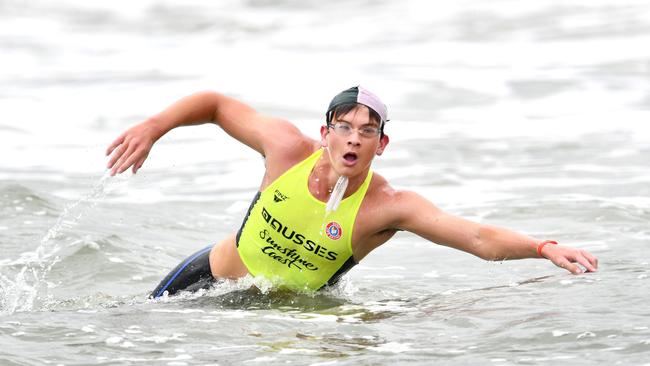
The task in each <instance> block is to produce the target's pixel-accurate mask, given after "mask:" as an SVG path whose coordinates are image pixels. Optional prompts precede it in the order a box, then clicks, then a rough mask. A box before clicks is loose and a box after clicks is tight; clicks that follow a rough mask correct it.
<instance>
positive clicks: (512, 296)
mask: <svg viewBox="0 0 650 366" xmlns="http://www.w3.org/2000/svg"><path fill="white" fill-rule="evenodd" d="M649 24H650V3H649V2H648V1H641V0H636V1H635V0H619V1H615V2H613V1H601V0H595V1H594V0H591V1H587V0H562V1H560V0H550V1H543V2H539V1H538V2H530V1H514V0H500V1H499V0H492V1H477V0H462V1H456V2H428V1H424V0H405V1H399V2H397V1H387V0H383V1H373V2H368V1H331V2H320V1H291V0H285V1H272V0H249V1H231V0H227V1H220V2H212V3H206V2H202V1H183V2H180V1H139V2H135V3H134V2H127V1H113V2H99V1H78V0H67V1H57V2H47V1H38V0H25V1H15V0H14V1H11V0H0V66H2V67H0V365H3V366H4V365H44V364H51V365H91V364H92V365H138V364H147V365H148V364H152V365H238V364H251V365H255V364H271V365H276V364H277V365H280V364H282V365H284V364H295V365H401V364H413V365H430V364H440V365H477V364H481V365H550V364H553V365H593V364H599V365H601V364H602V365H619V364H620V365H650V320H649V319H650V307H649V306H648V304H649V303H650V285H649V281H650V280H649V279H648V274H649V273H650V255H648V249H647V248H648V246H649V245H650V226H649V225H648V224H649V222H650V159H649V158H648V157H649V156H650V127H649V124H648V120H650V88H649V85H650V48H649V47H647V45H648V44H650V26H649ZM357 84H362V85H364V86H366V87H368V88H369V89H371V90H373V91H375V92H376V93H377V94H379V95H380V96H382V99H384V101H385V102H386V103H387V104H388V106H389V118H390V119H391V121H390V122H389V124H388V126H387V133H388V134H389V135H390V137H391V143H390V145H389V146H388V149H387V150H386V153H385V154H384V155H383V156H381V157H380V158H378V159H377V160H376V162H375V169H376V171H377V172H379V173H380V174H382V175H384V176H385V177H387V178H388V179H389V180H390V181H391V182H392V184H393V185H394V186H395V187H398V188H400V189H410V190H415V191H417V192H419V193H420V194H422V195H424V196H425V197H427V198H429V199H430V200H431V201H433V202H434V203H435V204H436V205H438V206H439V207H440V208H442V209H444V210H446V211H449V212H451V213H454V214H457V215H461V216H463V217H466V218H468V219H472V220H476V221H480V222H485V223H490V224H494V225H500V226H505V227H508V228H511V229H514V230H517V231H521V232H524V233H527V234H529V235H532V236H535V237H539V238H552V239H556V240H558V241H560V242H561V243H564V244H567V245H571V246H574V247H578V248H583V249H586V250H589V251H590V252H592V253H593V254H595V255H596V256H598V258H599V260H600V269H599V271H598V272H596V273H588V274H583V275H579V276H573V275H570V274H568V273H567V272H564V271H563V270H561V269H559V268H556V267H554V266H553V265H552V264H551V263H550V262H548V261H543V260H536V259H528V260H521V261H506V262H485V261H483V260H480V259H478V258H475V257H472V256H470V255H468V254H466V253H462V252H458V251H454V250H452V249H449V248H445V247H442V246H438V245H435V244H432V243H429V242H426V241H424V240H423V239H421V238H418V237H416V236H414V235H410V234H406V233H400V234H399V235H397V236H396V237H395V238H394V239H393V240H392V241H390V242H389V243H388V244H386V245H384V246H383V247H381V248H379V249H378V250H377V251H376V252H374V253H372V254H371V255H370V256H369V257H367V258H366V259H364V260H363V261H362V263H361V264H360V265H358V266H357V267H355V268H354V269H353V270H352V271H351V272H350V273H349V274H348V275H347V276H346V277H345V278H344V280H343V283H342V284H341V285H340V286H338V287H337V288H335V289H332V290H330V291H327V292H324V293H319V294H317V295H314V296H309V295H300V294H294V293H286V292H282V291H279V290H275V289H272V288H269V287H268V285H267V284H264V283H262V282H260V281H257V280H255V279H251V278H246V279H244V280H241V281H238V282H228V283H224V284H221V285H218V286H216V287H214V288H212V289H210V290H207V291H203V292H200V293H196V294H186V295H182V296H179V297H173V298H162V299H159V300H155V301H152V300H148V299H146V297H147V294H148V293H149V291H151V290H152V289H153V288H154V287H155V285H156V284H157V283H158V282H159V281H160V279H161V278H162V277H163V276H164V275H166V274H167V272H168V271H169V270H170V269H172V268H173V267H174V266H176V264H178V262H179V261H181V260H182V259H184V258H185V257H186V256H188V255H189V254H191V253H192V252H194V251H196V250H198V249H200V248H202V247H204V246H206V245H209V244H211V243H214V242H216V241H218V240H220V239H221V238H223V237H224V236H225V235H227V234H228V233H230V232H232V231H234V230H236V229H237V228H238V227H239V225H240V222H241V219H242V218H243V215H244V213H245V211H246V208H247V207H248V204H249V200H250V199H251V198H252V197H253V195H254V193H255V191H256V189H257V187H258V186H259V181H260V179H261V176H262V168H263V162H262V160H261V158H260V157H258V156H257V155H256V154H255V153H253V152H251V151H249V150H248V149H247V148H245V147H244V146H242V145H240V144H239V143H237V142H236V141H233V140H232V139H230V138H229V137H228V136H227V135H225V133H223V132H222V131H220V130H219V129H218V128H217V127H215V126H198V127H188V128H181V129H178V130H175V131H173V132H171V133H170V134H168V135H167V136H165V137H164V138H163V139H162V140H160V141H159V142H158V143H157V145H156V146H155V147H154V149H153V150H152V152H151V154H150V157H149V160H148V161H147V162H146V163H145V165H144V167H143V168H142V170H141V171H140V172H139V173H138V174H137V175H131V174H124V175H122V176H119V177H113V178H110V177H108V176H107V175H106V171H105V165H106V163H107V159H106V158H105V157H104V151H105V148H106V147H107V146H108V144H109V143H110V142H111V141H112V140H113V139H115V138H116V137H117V136H118V135H119V134H120V133H121V132H122V131H123V130H124V129H125V128H127V127H128V126H130V125H132V124H135V123H137V122H139V121H141V120H143V119H144V118H146V117H147V116H149V115H151V114H154V113H156V112H158V111H159V110H161V109H162V108H164V107H165V106H167V105H168V104H170V103H171V102H173V101H174V100H176V99H178V98H180V97H182V96H184V95H187V94H190V93H192V92H195V91H199V90H206V89H211V90H217V91H220V92H223V93H226V94H229V95H232V96H235V97H237V98H240V99H242V100H244V101H246V102H247V103H249V104H251V105H253V106H254V107H255V108H257V109H258V110H260V111H262V112H264V113H267V114H271V115H277V116H282V117H285V118H288V119H290V120H291V121H293V122H294V123H296V125H298V126H299V128H300V129H302V130H303V131H304V132H305V133H307V134H310V135H312V136H314V137H315V136H317V134H318V128H319V126H320V124H321V122H322V119H323V113H324V109H325V108H326V106H327V104H328V102H329V100H330V98H331V97H332V96H333V95H334V94H336V93H337V92H339V91H340V90H343V89H345V88H347V87H349V86H352V85H357ZM253 285H256V286H257V287H255V286H253Z"/></svg>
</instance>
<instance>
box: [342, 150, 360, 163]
mask: <svg viewBox="0 0 650 366" xmlns="http://www.w3.org/2000/svg"><path fill="white" fill-rule="evenodd" d="M343 159H344V160H345V161H346V162H347V163H350V164H353V163H354V162H356V161H357V154H355V153H353V152H349V153H346V154H345V155H343Z"/></svg>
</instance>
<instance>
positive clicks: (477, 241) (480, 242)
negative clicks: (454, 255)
mask: <svg viewBox="0 0 650 366" xmlns="http://www.w3.org/2000/svg"><path fill="white" fill-rule="evenodd" d="M495 234H496V232H495V230H494V229H493V228H491V227H489V226H483V225H481V226H480V227H479V228H478V230H477V232H476V235H475V236H474V238H473V239H474V241H473V243H472V248H473V249H474V255H476V256H477V257H479V258H481V259H483V260H486V261H502V260H505V259H506V258H505V257H504V256H503V255H502V253H500V252H499V250H497V248H496V247H495V245H494V240H492V238H494V237H495Z"/></svg>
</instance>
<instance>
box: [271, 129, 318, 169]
mask: <svg viewBox="0 0 650 366" xmlns="http://www.w3.org/2000/svg"><path fill="white" fill-rule="evenodd" d="M267 125H268V127H269V128H268V129H267V130H266V131H264V132H263V133H265V134H266V136H264V138H263V139H264V158H265V160H266V169H267V173H268V174H270V175H271V176H279V175H280V174H282V173H283V172H284V171H286V170H287V169H289V168H291V167H292V166H293V165H295V164H297V163H299V162H301V161H302V160H304V159H306V158H307V157H308V156H310V155H311V154H313V153H314V151H316V150H318V149H319V148H320V142H319V141H317V140H315V139H313V138H311V137H309V136H307V135H305V134H304V133H302V131H300V129H299V128H298V127H296V125H295V124H293V123H291V122H289V121H288V120H285V119H278V118H273V119H270V120H268V121H267Z"/></svg>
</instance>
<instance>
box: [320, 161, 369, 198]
mask: <svg viewBox="0 0 650 366" xmlns="http://www.w3.org/2000/svg"><path fill="white" fill-rule="evenodd" d="M340 176H341V174H339V173H338V172H336V171H335V170H334V169H333V167H332V164H331V162H330V160H329V155H328V154H327V152H324V153H323V155H322V156H321V157H320V159H318V161H317V162H316V165H314V169H313V170H312V172H311V175H310V176H309V191H310V192H311V194H312V195H314V197H316V198H317V199H318V200H320V201H323V202H327V200H328V199H329V197H330V195H331V193H332V189H334V186H335V185H336V182H337V181H338V180H339V177H340ZM367 176H368V169H365V170H364V171H363V172H362V173H361V174H358V175H355V176H348V187H347V189H346V190H345V194H344V195H343V197H344V198H345V197H348V196H350V195H351V194H353V193H354V192H356V191H357V190H358V189H359V187H361V185H362V184H363V182H364V181H365V179H366V177H367Z"/></svg>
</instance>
